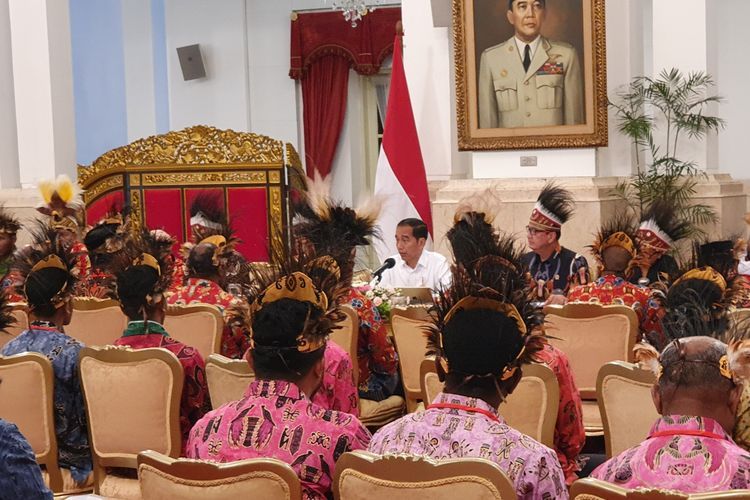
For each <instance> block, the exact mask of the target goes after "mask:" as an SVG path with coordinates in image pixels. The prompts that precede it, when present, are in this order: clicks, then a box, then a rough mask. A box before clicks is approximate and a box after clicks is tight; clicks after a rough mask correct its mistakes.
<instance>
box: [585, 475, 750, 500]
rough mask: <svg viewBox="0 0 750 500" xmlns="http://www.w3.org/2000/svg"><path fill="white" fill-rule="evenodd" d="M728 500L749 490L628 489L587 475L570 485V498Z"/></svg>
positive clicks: (588, 499) (741, 496)
mask: <svg viewBox="0 0 750 500" xmlns="http://www.w3.org/2000/svg"><path fill="white" fill-rule="evenodd" d="M618 498H619V499H627V500H714V499H718V500H722V499H723V500H729V499H736V500H739V499H741V498H742V499H745V500H747V499H748V498H750V490H731V491H712V492H708V493H681V492H679V491H672V490H662V489H659V488H638V489H634V490H628V489H625V488H621V487H619V486H616V485H614V484H611V483H607V482H606V481H600V480H599V479H594V478H591V477H587V478H585V479H578V480H577V481H576V482H574V483H573V485H572V486H571V487H570V500H617V499H618Z"/></svg>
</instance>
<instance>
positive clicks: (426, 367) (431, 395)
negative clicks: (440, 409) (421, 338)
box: [419, 356, 445, 407]
mask: <svg viewBox="0 0 750 500" xmlns="http://www.w3.org/2000/svg"><path fill="white" fill-rule="evenodd" d="M444 386H445V384H444V383H443V382H441V381H440V377H438V374H437V367H436V366H435V356H428V357H426V358H424V359H423V360H422V364H421V365H419V387H420V389H421V390H422V401H424V404H425V407H426V406H429V404H430V403H432V402H433V401H435V398H436V397H437V395H438V393H439V392H442V390H443V387H444Z"/></svg>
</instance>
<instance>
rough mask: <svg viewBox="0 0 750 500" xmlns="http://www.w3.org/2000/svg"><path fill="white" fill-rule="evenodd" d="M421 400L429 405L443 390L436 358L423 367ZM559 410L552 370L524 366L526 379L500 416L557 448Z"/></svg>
mask: <svg viewBox="0 0 750 500" xmlns="http://www.w3.org/2000/svg"><path fill="white" fill-rule="evenodd" d="M420 382H421V388H422V397H423V398H424V401H425V402H426V405H429V403H431V402H432V401H434V399H435V397H436V396H437V394H438V393H439V392H440V391H442V390H443V382H441V381H440V379H439V378H438V375H437V372H436V371H435V358H433V357H429V358H425V359H424V360H423V361H422V365H421V367H420ZM559 406H560V388H559V386H558V384H557V377H555V374H554V373H553V372H552V370H551V369H550V368H549V367H547V366H545V365H540V364H530V365H524V366H523V377H522V378H521V381H520V382H519V383H518V386H517V387H516V389H515V390H514V391H513V393H512V394H511V395H509V396H508V398H507V399H506V400H505V401H504V402H503V403H502V404H501V405H500V408H499V409H498V412H499V413H500V415H502V416H503V419H504V420H505V422H506V423H507V424H508V425H509V426H511V427H513V428H514V429H516V430H517V431H519V432H522V433H523V434H526V435H527V436H530V437H532V438H534V439H535V440H537V441H539V442H540V443H542V444H544V445H545V446H548V447H550V448H554V438H555V423H556V422H557V410H558V408H559Z"/></svg>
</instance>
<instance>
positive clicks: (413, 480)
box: [333, 451, 517, 500]
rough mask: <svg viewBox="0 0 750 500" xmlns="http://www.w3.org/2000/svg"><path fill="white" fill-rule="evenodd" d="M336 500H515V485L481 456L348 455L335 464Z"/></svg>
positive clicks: (334, 486) (349, 453) (356, 452)
mask: <svg viewBox="0 0 750 500" xmlns="http://www.w3.org/2000/svg"><path fill="white" fill-rule="evenodd" d="M333 497H334V498H335V499H337V500H369V499H371V498H387V499H388V500H428V499H429V500H449V499H455V498H465V499H472V500H485V499H493V500H496V499H502V500H508V499H515V498H517V496H516V491H515V487H514V486H513V483H511V482H510V480H509V479H508V477H507V476H506V475H505V474H504V473H503V471H501V470H500V468H499V467H498V466H497V465H495V464H494V463H492V462H490V461H488V460H484V459H481V458H462V459H453V460H441V461H433V460H431V459H428V458H421V457H409V456H406V455H384V456H380V455H374V454H372V453H368V452H364V451H354V452H348V453H344V454H343V455H342V456H341V458H339V460H338V462H336V471H335V473H334V476H333Z"/></svg>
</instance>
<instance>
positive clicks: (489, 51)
mask: <svg viewBox="0 0 750 500" xmlns="http://www.w3.org/2000/svg"><path fill="white" fill-rule="evenodd" d="M511 43H513V38H512V37H511V38H508V39H507V40H505V41H504V42H502V43H498V44H497V45H493V46H492V47H488V48H486V49H484V51H482V55H483V56H486V57H492V56H499V55H500V54H503V53H504V52H506V51H507V50H508V46H509V45H510V44H511Z"/></svg>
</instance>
